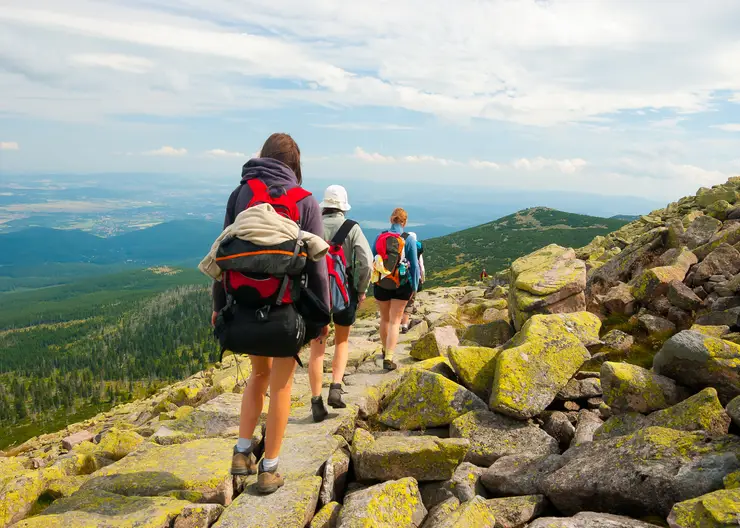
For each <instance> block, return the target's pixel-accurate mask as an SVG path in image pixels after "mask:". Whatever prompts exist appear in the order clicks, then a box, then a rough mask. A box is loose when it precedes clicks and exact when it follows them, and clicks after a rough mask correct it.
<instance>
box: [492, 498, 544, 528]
mask: <svg viewBox="0 0 740 528" xmlns="http://www.w3.org/2000/svg"><path fill="white" fill-rule="evenodd" d="M486 504H488V507H489V509H490V510H491V513H493V515H494V517H496V526H497V527H499V528H513V527H515V526H524V525H525V524H527V523H528V522H529V521H531V520H532V519H534V518H535V517H539V516H540V515H541V514H542V513H543V512H544V511H545V508H547V505H548V501H547V498H545V496H544V495H525V496H523V497H504V498H501V499H491V500H489V501H487V503H486Z"/></svg>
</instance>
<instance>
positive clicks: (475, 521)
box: [434, 497, 496, 528]
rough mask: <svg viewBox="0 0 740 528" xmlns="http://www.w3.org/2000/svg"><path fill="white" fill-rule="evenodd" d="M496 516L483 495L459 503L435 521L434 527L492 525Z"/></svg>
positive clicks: (451, 527)
mask: <svg viewBox="0 0 740 528" xmlns="http://www.w3.org/2000/svg"><path fill="white" fill-rule="evenodd" d="M495 523H496V517H495V516H494V514H493V511H492V510H491V508H490V507H489V506H488V504H487V503H486V500H485V499H484V498H483V497H475V498H474V499H473V500H471V501H468V502H466V503H464V504H461V505H460V506H459V507H458V508H456V509H455V510H453V511H452V512H450V513H448V514H447V515H445V516H444V517H442V518H441V519H439V520H438V521H437V523H436V524H435V525H434V526H435V528H468V527H472V526H480V527H493V526H495Z"/></svg>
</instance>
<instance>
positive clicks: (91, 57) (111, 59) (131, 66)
mask: <svg viewBox="0 0 740 528" xmlns="http://www.w3.org/2000/svg"><path fill="white" fill-rule="evenodd" d="M70 61H71V62H72V63H73V64H78V65H81V66H92V67H99V68H110V69H111V70H116V71H121V72H126V73H138V74H142V73H147V72H148V71H150V70H151V69H152V68H154V63H153V62H152V61H150V60H149V59H147V58H145V57H134V56H131V55H121V54H117V53H83V54H80V55H73V56H72V57H70Z"/></svg>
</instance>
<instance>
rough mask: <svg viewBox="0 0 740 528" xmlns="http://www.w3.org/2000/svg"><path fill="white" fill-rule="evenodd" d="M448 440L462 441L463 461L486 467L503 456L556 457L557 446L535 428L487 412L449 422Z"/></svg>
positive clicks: (545, 434)
mask: <svg viewBox="0 0 740 528" xmlns="http://www.w3.org/2000/svg"><path fill="white" fill-rule="evenodd" d="M450 436H451V437H453V438H466V439H468V440H469V441H470V449H469V450H468V452H467V455H466V456H465V460H466V461H468V462H472V463H473V464H476V465H478V466H490V465H491V464H493V463H494V462H495V461H496V460H498V459H499V458H501V457H503V456H508V455H513V454H518V453H529V454H533V455H540V456H544V455H549V454H556V453H559V452H560V451H559V450H558V442H557V440H555V439H554V438H553V437H551V436H550V435H548V434H547V433H546V432H545V431H543V430H542V429H540V428H539V427H537V426H534V425H530V424H528V423H527V422H522V421H519V420H516V419H514V418H510V417H508V416H504V415H501V414H498V413H494V412H489V411H475V412H470V413H467V414H465V415H463V416H461V417H460V418H458V419H456V420H455V421H454V422H452V425H451V426H450Z"/></svg>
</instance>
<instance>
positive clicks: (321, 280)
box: [213, 134, 329, 493]
mask: <svg viewBox="0 0 740 528" xmlns="http://www.w3.org/2000/svg"><path fill="white" fill-rule="evenodd" d="M300 156H301V153H300V150H299V148H298V145H297V144H296V142H295V141H294V140H293V138H291V137H290V136H289V135H288V134H273V135H271V136H270V137H269V138H268V139H267V141H265V144H264V145H263V147H262V150H261V152H260V157H258V158H254V159H251V160H249V161H248V162H247V163H246V164H245V165H244V167H243V169H242V180H241V184H240V185H239V187H237V189H236V190H234V192H232V193H231V196H230V198H229V201H228V204H227V206H226V218H225V221H224V227H225V228H227V227H229V226H231V225H232V224H234V222H235V221H237V220H238V219H237V215H238V214H239V213H242V212H244V211H245V210H247V209H249V211H251V210H252V208H253V207H254V208H255V209H257V207H256V205H257V204H270V203H271V202H272V201H273V200H274V203H275V204H276V205H275V207H274V208H273V207H272V206H271V205H270V206H269V207H268V206H267V205H263V209H262V211H265V212H266V214H267V213H275V212H276V211H277V212H280V211H279V209H280V208H281V207H284V209H285V211H287V212H286V214H284V215H283V216H286V217H287V216H295V217H296V218H293V219H292V220H294V221H295V223H296V224H298V229H297V232H298V238H299V240H298V241H297V242H300V237H301V236H302V235H301V234H302V232H306V233H312V234H313V235H316V236H318V237H321V244H324V245H325V243H324V241H323V236H324V226H323V224H322V220H321V210H320V208H319V204H318V202H317V201H316V199H315V198H314V197H313V196H311V195H310V193H308V192H306V191H303V189H301V183H302V175H301V161H300ZM258 194H259V196H257V195H258ZM260 196H261V197H262V198H260ZM291 199H292V200H293V202H292V203H291ZM270 218H273V217H270ZM275 218H277V216H275ZM281 221H285V219H281ZM292 225H293V226H294V227H295V224H292ZM247 227H254V226H247ZM257 227H259V228H262V227H265V228H264V229H262V231H264V232H266V233H267V235H268V236H269V235H270V229H269V226H261V225H260V226H257ZM299 246H300V248H299ZM295 247H296V249H295V254H294V255H293V257H295V256H296V255H299V254H300V255H303V258H304V259H305V253H304V252H305V247H306V246H305V245H302V244H300V243H296V244H295ZM327 247H328V246H327ZM299 250H300V253H299ZM280 252H281V250H273V251H254V252H252V253H253V254H255V255H256V254H258V253H262V254H263V255H259V258H263V259H264V258H265V257H266V255H267V254H268V253H280ZM287 253H288V254H289V253H290V251H288V252H287ZM244 254H245V253H240V254H238V255H236V256H237V257H239V256H243V255H244ZM324 254H325V252H324ZM261 262H264V260H262V261H261ZM302 277H303V279H301V280H294V281H292V282H290V281H289V280H288V276H287V274H286V275H285V278H284V282H282V280H283V279H280V278H278V279H275V280H277V282H278V284H281V287H280V289H279V290H278V293H277V294H275V295H274V297H273V300H274V299H278V300H277V302H274V303H273V304H272V305H271V306H266V307H265V308H266V309H259V310H257V311H256V312H255V311H254V310H252V309H251V308H250V310H251V311H250V312H249V314H250V316H253V314H254V313H257V315H258V318H259V317H263V318H264V319H265V320H267V319H268V318H269V317H271V316H274V315H275V314H278V313H281V312H280V310H281V309H283V308H284V306H285V305H283V304H282V303H283V302H291V299H290V295H291V293H290V292H293V291H295V288H299V287H300V286H301V285H300V284H297V283H299V282H300V283H305V284H303V287H304V289H305V290H306V291H304V293H301V294H300V298H301V299H302V298H303V297H304V296H306V295H310V296H312V297H313V298H314V299H315V300H316V302H317V304H321V303H323V306H324V307H328V306H329V289H328V277H327V268H326V262H325V258H324V257H323V254H322V256H321V258H320V259H317V260H311V259H307V260H306V264H305V268H304V269H303V273H302ZM247 279H249V277H247ZM268 279H270V277H268V278H265V279H262V278H261V277H259V278H258V279H254V280H255V281H258V280H263V281H267V280H268ZM223 282H225V283H226V284H222V282H215V283H214V287H213V324H214V326H215V327H216V329H217V334H218V333H219V327H220V326H224V324H223V322H222V320H223V318H224V317H223V315H222V314H223V313H224V311H225V310H228V309H230V308H231V304H232V302H233V300H232V298H231V297H230V296H228V295H227V293H228V292H227V290H226V287H227V286H228V281H226V280H225V281H223ZM245 284H246V282H245ZM286 286H287V287H286ZM255 289H257V290H259V289H261V290H264V289H265V288H264V285H260V286H259V288H255ZM286 290H288V291H286ZM284 299H286V300H285V301H284ZM298 302H299V301H296V304H297V303H298ZM237 303H238V301H237ZM291 309H292V308H291ZM295 311H296V312H300V311H301V310H300V309H295ZM220 314H221V315H220ZM245 317H246V316H245ZM294 317H295V318H297V319H298V324H296V325H294V327H296V328H299V333H300V332H305V340H304V339H303V336H302V337H301V340H302V341H304V342H308V341H309V340H310V339H313V338H315V337H317V336H318V335H319V334H321V335H325V334H326V332H327V330H328V327H324V326H320V327H317V328H310V325H309V321H308V318H307V317H306V314H305V313H303V314H299V315H296V316H294ZM317 319H321V317H318V318H317ZM243 320H246V319H244V318H243ZM235 321H236V318H234V317H232V318H231V323H230V324H232V325H233V324H239V323H238V322H235ZM263 327H264V325H263ZM276 327H278V328H280V329H282V328H283V327H284V326H283V327H281V326H280V325H279V324H278V325H276ZM255 328H257V326H255ZM229 331H231V330H229ZM232 333H233V332H232ZM243 334H246V337H245V338H243V339H242V341H244V343H242V344H240V346H241V348H242V349H243V352H241V353H245V354H248V355H249V360H250V362H251V366H252V370H251V375H250V376H249V380H248V382H247V386H246V387H245V389H244V394H243V397H242V405H241V415H240V421H239V440H238V442H237V444H236V446H234V453H233V458H232V466H231V472H232V474H234V475H250V474H255V473H257V474H258V480H257V489H258V490H259V491H260V492H262V493H272V492H274V491H276V490H277V489H278V488H280V487H281V486H282V485H283V484H284V479H283V478H282V477H281V476H280V474H278V473H277V466H278V455H279V453H280V448H281V446H282V441H283V436H284V434H285V428H286V427H287V423H288V415H289V413H290V393H291V388H292V382H293V374H294V372H295V368H296V358H297V350H298V348H299V347H300V346H302V345H303V344H304V342H301V343H297V347H298V348H294V347H287V348H290V349H286V350H282V349H280V347H279V346H276V347H270V346H267V347H264V348H263V349H260V350H252V349H251V348H250V347H253V346H254V344H253V342H252V341H253V336H254V334H253V333H252V332H251V331H245V332H243ZM285 334H286V333H285V332H282V333H281V335H276V336H275V342H278V340H280V339H284V338H285V337H286V336H285ZM267 342H268V344H269V343H270V342H271V338H270V336H267ZM222 346H224V345H223V341H222ZM224 347H225V346H224ZM268 388H269V390H270V407H269V411H268V413H267V427H266V432H265V440H264V441H265V446H264V458H263V459H262V460H261V461H260V463H259V465H258V464H257V460H256V457H255V455H254V451H255V448H256V447H257V446H256V445H255V442H254V440H253V439H252V436H253V434H254V430H255V428H256V427H257V423H258V421H259V417H260V414H261V413H262V409H263V406H264V403H265V394H266V393H267V390H268Z"/></svg>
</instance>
